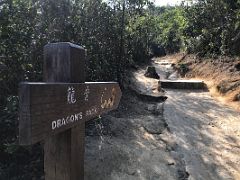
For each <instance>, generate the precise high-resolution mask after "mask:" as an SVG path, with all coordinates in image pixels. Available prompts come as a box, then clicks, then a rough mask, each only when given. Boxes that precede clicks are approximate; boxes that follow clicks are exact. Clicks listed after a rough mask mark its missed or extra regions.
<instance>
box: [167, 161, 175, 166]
mask: <svg viewBox="0 0 240 180" xmlns="http://www.w3.org/2000/svg"><path fill="white" fill-rule="evenodd" d="M174 164H175V163H174V162H168V163H167V165H168V166H173V165H174Z"/></svg>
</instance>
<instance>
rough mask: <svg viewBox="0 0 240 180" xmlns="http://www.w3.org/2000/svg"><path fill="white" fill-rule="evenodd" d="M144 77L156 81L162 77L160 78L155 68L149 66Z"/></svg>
mask: <svg viewBox="0 0 240 180" xmlns="http://www.w3.org/2000/svg"><path fill="white" fill-rule="evenodd" d="M144 76H145V77H149V78H154V79H160V77H159V75H158V73H157V72H156V69H155V67H154V66H148V67H147V69H146V72H145V74H144Z"/></svg>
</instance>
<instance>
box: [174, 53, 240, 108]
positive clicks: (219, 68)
mask: <svg viewBox="0 0 240 180" xmlns="http://www.w3.org/2000/svg"><path fill="white" fill-rule="evenodd" d="M170 58H173V59H175V62H176V63H178V64H186V65H187V67H188V68H189V71H188V72H187V73H186V74H185V78H187V79H189V78H191V79H193V78H194V79H201V80H204V81H205V83H207V85H208V88H209V90H210V93H211V95H213V96H214V97H215V98H217V99H218V100H219V101H221V102H222V103H225V104H227V105H230V106H232V107H234V108H236V109H237V110H240V70H239V69H237V68H236V65H237V64H239V65H240V58H239V57H225V56H223V57H219V58H216V59H202V58H198V57H196V56H195V55H186V56H184V55H183V54H176V55H174V56H172V57H170Z"/></svg>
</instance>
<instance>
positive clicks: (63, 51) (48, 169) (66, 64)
mask: <svg viewBox="0 0 240 180" xmlns="http://www.w3.org/2000/svg"><path fill="white" fill-rule="evenodd" d="M85 55H86V54H85V50H84V49H83V48H82V47H80V46H77V45H74V44H72V43H66V42H62V43H51V44H48V45H46V46H45V47H44V66H43V67H44V81H45V83H26V82H25V83H21V84H20V90H19V97H20V111H19V117H20V119H19V120H20V121H19V140H20V144H21V145H31V144H34V143H36V142H39V141H42V140H43V141H44V172H45V179H46V180H84V149H85V148H84V136H85V121H87V120H90V119H93V118H95V117H97V116H99V115H101V114H102V113H105V112H108V111H110V110H113V109H115V108H117V106H118V103H119V101H120V98H121V90H120V88H119V86H118V84H117V83H84V82H85Z"/></svg>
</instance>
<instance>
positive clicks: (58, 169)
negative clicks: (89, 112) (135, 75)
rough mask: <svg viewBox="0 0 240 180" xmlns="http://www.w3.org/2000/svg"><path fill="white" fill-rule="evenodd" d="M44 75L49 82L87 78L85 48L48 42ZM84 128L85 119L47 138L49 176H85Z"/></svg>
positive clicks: (77, 179)
mask: <svg viewBox="0 0 240 180" xmlns="http://www.w3.org/2000/svg"><path fill="white" fill-rule="evenodd" d="M44 79H45V81H46V82H78V83H83V82H85V50H84V49H83V48H82V47H80V46H76V45H74V44H71V43H52V44H48V45H46V46H45V47H44ZM53 107H54V106H53ZM62 111H63V112H64V110H62ZM84 132H85V122H82V123H80V124H78V125H77V126H75V127H73V128H71V129H68V130H66V131H64V132H62V133H59V134H56V135H54V136H49V137H48V138H46V139H45V144H44V171H45V180H84V163H83V158H84V134H85V133H84ZM79 149H80V150H79ZM77 150H79V151H77Z"/></svg>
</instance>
